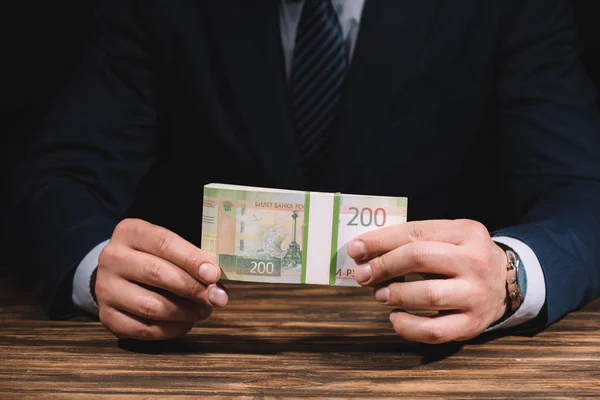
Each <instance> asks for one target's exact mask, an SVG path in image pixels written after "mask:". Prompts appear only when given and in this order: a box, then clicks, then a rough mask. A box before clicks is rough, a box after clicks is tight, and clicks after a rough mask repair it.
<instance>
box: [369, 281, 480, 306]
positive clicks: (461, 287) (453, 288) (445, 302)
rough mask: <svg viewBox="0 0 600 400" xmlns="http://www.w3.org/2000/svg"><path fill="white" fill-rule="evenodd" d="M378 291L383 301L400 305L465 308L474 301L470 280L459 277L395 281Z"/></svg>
mask: <svg viewBox="0 0 600 400" xmlns="http://www.w3.org/2000/svg"><path fill="white" fill-rule="evenodd" d="M374 294H375V300H377V301H378V302H379V303H381V304H384V305H388V306H394V307H400V308H420V309H425V310H464V309H466V308H468V307H470V305H471V302H472V298H471V296H470V291H469V286H468V284H467V283H466V282H465V281H463V280H459V279H435V280H423V281H414V282H402V283H392V284H389V285H387V286H382V287H379V288H377V289H375V293H374Z"/></svg>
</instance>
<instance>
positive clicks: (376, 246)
mask: <svg viewBox="0 0 600 400" xmlns="http://www.w3.org/2000/svg"><path fill="white" fill-rule="evenodd" d="M483 231H485V232H486V233H487V229H486V228H485V227H484V226H483V225H482V224H480V223H479V222H475V221H471V220H428V221H411V222H407V223H404V224H397V225H391V226H387V227H384V228H381V229H377V230H374V231H370V232H366V233H363V234H361V235H359V236H357V237H356V238H355V239H354V240H353V241H352V242H350V243H349V244H348V255H349V256H350V257H352V258H353V259H355V260H358V261H362V260H368V259H371V258H373V257H376V256H379V255H381V254H384V253H387V252H389V251H391V250H393V249H395V248H397V247H401V246H404V245H405V244H407V243H412V242H418V241H428V242H445V243H451V244H456V245H458V244H461V243H463V241H464V240H465V238H466V237H467V235H469V234H472V233H473V232H475V233H480V232H483Z"/></svg>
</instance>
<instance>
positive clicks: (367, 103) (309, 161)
mask: <svg viewBox="0 0 600 400" xmlns="http://www.w3.org/2000/svg"><path fill="white" fill-rule="evenodd" d="M576 43H577V41H576V37H575V34H574V29H573V25H572V15H571V9H570V5H569V2H568V1H566V0H550V1H549V0H528V1H523V0H503V1H495V2H481V1H477V0H461V1H453V2H444V1H439V0H427V1H418V2H416V1H408V0H406V1H405V0H402V1H399V0H394V1H385V0H366V1H359V0H356V1H343V0H338V1H336V0H333V1H332V0H305V1H288V0H269V1H266V0H252V1H249V0H244V1H242V0H220V1H218V2H217V1H214V2H212V1H210V2H209V1H206V2H200V1H186V0H177V1H170V2H160V1H143V2H142V1H135V0H128V1H106V2H104V3H103V4H102V5H101V6H100V8H99V10H98V19H97V31H96V34H95V36H94V39H93V40H92V42H91V43H90V45H89V47H88V48H87V50H86V52H85V55H84V57H83V61H82V63H81V65H80V67H79V69H78V72H77V73H76V74H75V76H74V77H73V80H72V82H71V84H70V86H69V87H68V88H67V90H66V91H65V93H64V94H63V96H61V97H60V98H59V99H58V100H57V102H56V105H55V107H54V108H53V110H52V111H51V112H50V114H49V116H48V118H47V122H46V125H45V129H44V132H43V135H42V136H41V137H40V138H39V140H38V142H37V143H36V145H35V146H34V148H33V149H32V151H31V155H30V157H29V158H28V159H27V160H26V162H25V163H24V168H23V170H22V172H21V174H20V176H19V180H18V182H19V185H18V188H17V192H16V195H15V199H14V210H13V212H12V215H13V216H14V217H15V224H14V233H13V237H14V238H15V239H16V240H15V245H16V246H20V250H19V253H18V254H20V255H21V257H22V266H23V267H24V268H25V274H26V276H28V277H29V279H31V280H32V281H33V282H35V287H36V289H37V290H38V292H39V294H40V296H41V298H42V300H43V302H44V304H45V306H46V307H47V310H48V312H49V313H50V315H51V316H52V317H54V318H65V317H69V316H70V315H73V313H74V312H75V311H76V310H84V311H87V312H90V313H98V316H99V318H100V320H101V321H102V323H103V324H104V325H105V326H106V327H107V328H108V329H110V330H111V331H112V332H113V333H114V334H115V335H117V336H119V337H129V338H141V339H163V338H170V337H176V336H180V335H182V334H185V333H186V332H187V331H188V330H189V329H190V328H191V327H192V325H193V324H194V323H196V322H198V321H200V320H202V319H204V318H206V317H207V316H208V315H209V314H210V313H211V311H212V309H213V308H214V307H222V306H225V305H226V303H227V301H228V293H227V291H226V289H225V288H224V287H223V286H222V285H221V284H220V283H219V278H220V270H219V268H218V266H216V265H214V264H213V261H212V260H211V259H210V258H209V257H207V256H206V254H205V253H204V252H203V251H202V250H201V249H199V248H198V247H197V245H198V243H199V238H200V227H201V215H200V213H201V199H202V187H203V185H204V184H205V183H208V182H221V183H233V184H246V185H254V186H264V187H276V188H293V189H302V190H322V191H332V192H333V191H340V192H344V193H361V194H379V195H396V196H407V197H409V199H410V201H409V203H410V207H409V220H410V222H408V223H407V224H402V225H398V226H394V227H389V228H385V229H381V230H379V231H374V232H371V233H369V234H366V235H363V236H361V237H359V238H357V239H356V240H355V241H353V242H352V243H350V245H349V246H348V252H349V255H350V256H351V257H352V258H354V259H355V260H356V262H357V267H356V270H355V275H356V279H357V281H358V282H359V283H360V284H362V285H366V286H373V287H374V288H375V291H374V297H375V299H376V300H377V301H379V302H380V303H381V304H383V305H385V306H388V307H390V310H391V311H392V312H391V314H390V320H391V321H392V326H393V328H394V329H395V330H396V332H398V334H399V335H401V336H402V337H404V338H406V339H408V340H414V341H419V342H426V343H442V342H447V341H454V340H467V339H470V338H472V337H475V336H477V335H479V334H480V333H482V332H484V331H486V330H494V329H504V330H506V332H519V331H536V330H540V329H543V328H544V327H545V326H548V325H549V324H551V323H553V322H555V321H557V320H558V319H559V318H561V317H562V316H563V315H565V314H566V313H568V312H570V311H572V310H574V309H576V308H578V307H580V306H581V305H583V304H585V303H587V302H589V301H590V300H592V299H593V298H595V297H597V296H598V295H599V294H600V269H599V265H598V251H599V250H598V248H599V246H598V244H599V239H600V238H599V235H600V207H598V205H599V204H600V182H599V179H600V147H599V138H598V135H599V133H600V119H599V116H598V113H597V110H596V109H595V105H594V101H595V97H594V96H595V93H594V91H593V89H592V86H591V85H590V83H589V81H588V79H587V78H586V76H585V74H584V72H583V70H582V67H581V65H580V61H579V54H578V52H577V48H576ZM485 190H492V195H490V196H484V194H482V193H481V192H482V191H485ZM477 220H480V221H479V222H478V221H477ZM481 222H485V223H486V224H485V225H484V224H482V223H481ZM492 228H493V229H492ZM409 272H418V273H421V274H423V276H424V277H425V279H423V280H420V281H412V282H399V281H398V279H394V278H397V277H401V276H404V275H406V274H407V273H409ZM440 275H441V276H442V277H444V278H445V279H439V278H440ZM436 278H438V279H436ZM411 307H420V308H426V309H430V310H439V311H440V313H439V314H438V315H437V316H435V317H421V316H416V315H413V314H410V313H407V312H404V311H402V310H403V309H405V308H411Z"/></svg>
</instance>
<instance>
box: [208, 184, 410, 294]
mask: <svg viewBox="0 0 600 400" xmlns="http://www.w3.org/2000/svg"><path fill="white" fill-rule="evenodd" d="M407 203H408V199H407V198H406V197H384V196H362V195H352V194H340V193H323V192H303V191H295V190H284V189H270V188H259V187H249V186H237V185H227V184H218V183H211V184H208V185H205V186H204V201H203V213H202V244H201V247H202V249H203V250H204V251H205V252H207V253H208V254H209V255H211V256H212V257H213V258H214V260H215V262H216V263H217V264H218V265H219V266H220V267H221V269H222V271H223V274H222V278H223V279H226V280H235V281H248V282H269V283H296V284H317V285H331V286H358V284H357V283H356V281H355V280H354V267H355V266H356V263H355V262H354V260H352V259H351V258H350V257H349V256H348V254H347V251H346V246H347V245H348V243H349V242H350V241H351V240H352V239H353V238H355V237H356V236H358V235H359V234H361V233H363V232H368V231H372V230H375V229H379V228H382V227H385V226H390V225H394V224H401V223H405V222H406V213H407Z"/></svg>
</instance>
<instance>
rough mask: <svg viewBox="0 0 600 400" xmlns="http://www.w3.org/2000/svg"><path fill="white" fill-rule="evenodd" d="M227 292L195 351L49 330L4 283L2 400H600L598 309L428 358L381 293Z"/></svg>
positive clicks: (195, 335)
mask: <svg viewBox="0 0 600 400" xmlns="http://www.w3.org/2000/svg"><path fill="white" fill-rule="evenodd" d="M4 275H5V274H4ZM228 288H229V291H230V298H231V300H230V305H229V306H228V307H227V308H226V309H222V310H217V311H216V312H214V313H213V315H212V316H211V317H210V318H209V320H207V321H206V322H205V323H203V324H201V325H199V326H197V327H196V328H194V329H193V330H192V331H191V332H190V334H189V335H188V336H187V337H186V338H185V339H183V340H179V341H172V342H161V343H148V342H142V343H140V342H128V341H118V340H117V339H116V338H115V337H113V336H112V335H111V334H110V333H109V332H108V331H106V330H105V329H104V328H103V327H102V325H101V324H100V323H98V322H77V321H62V322H61V321H48V320H47V319H46V317H45V316H44V314H43V312H42V311H41V309H40V307H39V306H38V305H37V304H36V302H35V300H33V299H32V297H31V296H30V295H28V294H27V292H23V291H22V290H21V289H19V286H18V285H16V284H15V281H14V280H10V279H8V278H7V277H6V276H2V275H0V398H2V399H5V398H6V399H29V398H35V399H49V398H60V399H107V398H118V399H125V400H134V399H135V400H137V399H149V398H161V399H185V398H216V397H221V398H231V397H235V398H238V397H239V398H303V399H327V398H336V399H339V398H361V399H382V398H444V399H454V398H474V397H476V398H479V397H481V398H495V399H498V398H511V399H513V398H519V397H527V398H540V399H542V398H543V399H551V398H586V397H587V398H591V397H594V396H600V301H596V302H594V303H592V304H590V305H589V306H587V307H586V308H585V309H583V310H581V311H578V312H575V313H572V314H571V315H569V316H568V317H567V318H565V319H564V320H562V321H560V322H558V323H557V324H555V325H553V326H551V327H550V328H549V329H547V330H546V331H545V332H543V333H541V334H539V335H537V336H536V337H533V338H528V337H518V336H509V337H501V338H495V339H493V340H487V341H485V342H483V341H481V340H479V341H478V342H472V343H468V344H447V345H440V346H430V345H420V344H416V343H409V342H406V341H404V340H403V339H401V338H400V337H398V336H397V335H396V334H395V333H394V332H393V330H392V328H391V324H390V323H389V321H388V312H387V310H386V309H385V308H384V307H382V306H379V305H378V304H376V303H375V302H374V300H373V299H372V296H371V291H370V290H369V289H365V288H328V287H302V286H280V285H261V284H241V283H229V284H228Z"/></svg>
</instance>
